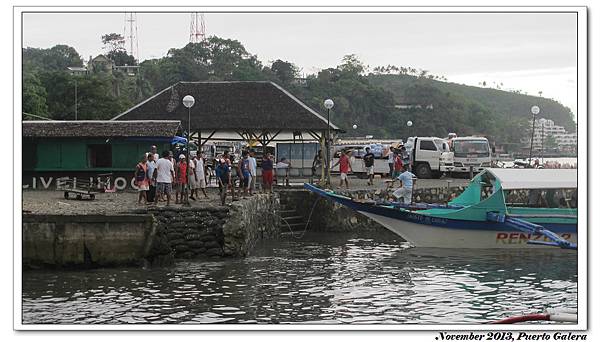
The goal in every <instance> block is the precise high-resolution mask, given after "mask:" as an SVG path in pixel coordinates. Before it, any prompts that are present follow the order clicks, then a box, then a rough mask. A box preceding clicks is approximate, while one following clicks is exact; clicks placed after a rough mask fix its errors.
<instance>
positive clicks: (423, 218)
mask: <svg viewBox="0 0 600 342" xmlns="http://www.w3.org/2000/svg"><path fill="white" fill-rule="evenodd" d="M306 188H307V189H309V190H311V191H313V192H315V193H317V194H319V195H320V196H323V197H326V198H328V199H330V200H333V201H335V202H337V203H339V204H341V205H343V206H346V207H348V208H351V209H353V210H355V211H357V212H359V213H361V214H363V215H365V216H367V217H369V218H371V219H372V220H374V221H375V222H377V223H379V224H381V225H382V226H384V227H385V228H387V229H388V230H390V231H392V232H394V233H395V234H397V235H399V236H400V237H402V238H403V239H404V240H406V241H408V242H410V243H411V244H413V245H414V246H415V247H432V248H547V247H545V246H539V245H531V244H528V241H530V240H532V241H547V242H548V241H549V240H548V238H547V237H546V236H545V235H543V234H538V233H525V232H522V231H518V230H515V228H512V227H510V226H509V225H507V224H506V223H503V222H490V221H469V220H458V219H448V218H437V217H432V216H428V215H423V214H420V213H419V212H418V211H410V210H403V209H399V208H393V207H388V206H380V205H373V204H366V203H359V202H355V201H353V200H352V199H350V198H347V197H343V196H337V195H333V194H331V193H329V192H326V191H324V190H322V189H319V188H316V187H312V186H310V187H306ZM544 227H545V228H546V229H548V230H551V231H552V232H554V233H556V234H557V235H559V236H561V237H562V238H563V239H565V240H567V241H569V242H572V243H576V242H577V225H576V224H552V223H550V224H544Z"/></svg>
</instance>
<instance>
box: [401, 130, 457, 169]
mask: <svg viewBox="0 0 600 342" xmlns="http://www.w3.org/2000/svg"><path fill="white" fill-rule="evenodd" d="M404 146H405V147H406V150H407V151H408V153H409V154H410V157H411V161H412V172H413V173H414V174H415V175H416V176H417V177H418V178H440V177H441V176H442V174H444V173H448V172H452V171H453V170H454V153H452V152H450V146H449V145H448V143H447V142H446V141H445V140H444V139H442V138H438V137H410V138H408V139H407V140H406V144H405V145H404ZM415 147H416V148H415Z"/></svg>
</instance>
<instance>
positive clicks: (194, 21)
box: [190, 12, 206, 43]
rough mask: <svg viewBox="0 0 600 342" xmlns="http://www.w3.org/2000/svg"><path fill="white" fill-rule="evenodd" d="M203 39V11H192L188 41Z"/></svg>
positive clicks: (196, 41)
mask: <svg viewBox="0 0 600 342" xmlns="http://www.w3.org/2000/svg"><path fill="white" fill-rule="evenodd" d="M205 39H206V31H205V26H204V13H198V12H194V13H192V18H191V21H190V43H200V42H201V41H203V40H205Z"/></svg>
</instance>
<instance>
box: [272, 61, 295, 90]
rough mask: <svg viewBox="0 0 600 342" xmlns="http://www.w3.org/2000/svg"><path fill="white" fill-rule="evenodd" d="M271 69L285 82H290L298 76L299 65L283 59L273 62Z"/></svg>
mask: <svg viewBox="0 0 600 342" xmlns="http://www.w3.org/2000/svg"><path fill="white" fill-rule="evenodd" d="M271 71H273V73H274V74H275V76H276V77H277V78H278V79H279V80H280V81H281V83H283V84H290V83H291V82H292V81H293V80H294V78H296V77H297V76H298V67H297V66H295V65H294V64H293V63H290V62H288V61H282V60H281V59H278V60H276V61H275V62H273V63H272V64H271Z"/></svg>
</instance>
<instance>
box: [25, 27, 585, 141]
mask: <svg viewBox="0 0 600 342" xmlns="http://www.w3.org/2000/svg"><path fill="white" fill-rule="evenodd" d="M122 39H123V38H122V37H121V36H120V35H118V34H114V33H113V34H107V35H104V36H102V43H103V44H104V45H105V50H106V51H108V53H107V57H108V58H110V59H111V60H112V61H114V63H115V64H116V65H120V66H123V65H131V64H132V63H135V60H134V59H133V57H132V56H129V55H127V53H126V52H125V50H124V48H123V46H122ZM83 65H84V63H83V59H82V58H81V56H80V55H79V53H78V52H77V50H76V49H75V48H73V47H70V46H66V45H57V46H55V47H52V48H50V49H37V48H25V49H23V89H22V94H23V112H26V113H29V114H33V115H35V116H28V115H24V117H23V119H25V120H27V119H32V118H36V117H39V116H41V117H47V118H50V119H57V120H72V119H74V113H75V101H74V99H75V89H77V112H78V119H79V120H107V119H110V118H112V117H114V116H116V115H118V114H120V113H122V112H123V111H125V110H126V109H128V108H130V107H132V106H133V105H135V104H137V103H139V102H141V101H143V100H144V99H147V98H148V97H150V96H152V95H154V94H155V93H157V92H158V91H160V90H162V89H164V88H166V87H168V86H170V85H172V84H175V83H177V82H178V81H258V80H260V81H264V80H268V81H273V82H275V83H278V84H280V85H281V86H283V87H284V88H286V89H288V90H289V91H290V92H291V93H293V94H294V95H296V96H297V97H298V98H300V99H301V100H302V101H304V102H305V103H306V104H308V105H309V106H310V107H312V108H314V109H315V110H317V111H319V112H320V113H326V110H325V108H323V100H325V99H327V98H331V99H333V101H334V102H335V106H334V108H333V109H332V112H331V120H332V122H333V123H335V124H336V125H338V126H340V127H341V128H342V129H344V130H345V131H346V133H345V135H346V136H365V135H372V136H374V137H377V138H406V137H407V136H409V135H426V136H446V135H447V133H448V132H456V133H457V134H459V135H461V136H465V135H471V134H481V135H485V136H487V137H489V138H490V139H491V140H492V141H494V142H496V143H498V144H508V146H509V147H511V146H512V147H514V149H516V148H518V147H519V146H520V141H521V140H522V139H523V138H525V137H526V136H527V135H528V133H527V131H528V127H530V126H529V125H528V123H527V121H528V120H529V119H530V108H531V106H532V105H534V104H535V105H538V106H540V108H541V110H542V115H541V117H544V118H549V119H552V120H554V121H555V122H556V124H559V125H563V126H565V127H566V128H567V130H570V131H573V129H574V126H575V125H574V122H573V118H572V114H571V112H570V110H569V109H568V108H566V107H564V106H562V105H560V104H559V103H558V102H556V101H553V100H550V99H545V98H541V97H533V96H527V95H522V94H517V93H512V92H505V91H500V90H495V89H489V88H477V87H469V86H464V85H458V84H453V83H447V82H441V81H440V80H445V78H444V77H443V76H441V77H440V76H433V75H428V74H427V72H426V71H425V70H420V69H415V68H412V67H395V66H387V67H376V68H373V69H372V71H369V68H367V67H366V66H365V65H364V64H363V63H362V62H361V61H360V60H358V59H357V58H356V56H354V55H347V56H344V57H343V58H342V61H341V63H340V64H339V65H337V66H332V67H329V68H326V69H323V70H321V71H319V72H317V73H315V74H310V75H306V76H305V77H302V78H301V77H300V72H299V69H298V67H296V66H295V65H294V63H293V62H290V61H282V60H275V61H271V62H268V64H263V62H261V61H260V60H259V58H258V56H256V55H253V54H252V53H250V52H249V51H247V50H246V49H245V47H244V46H243V45H242V43H241V42H239V41H236V40H231V39H223V38H219V37H209V38H207V39H206V40H204V41H202V42H200V43H196V44H191V43H190V44H187V45H186V46H184V47H181V48H172V49H170V50H169V51H168V53H167V55H166V56H164V57H161V58H158V59H150V60H145V61H143V62H141V63H139V72H138V73H136V74H135V75H133V76H132V75H130V74H125V73H123V72H119V71H116V70H114V71H113V72H112V73H107V72H103V71H102V70H103V69H102V68H99V69H97V68H96V67H95V65H89V64H88V65H87V67H88V71H87V73H86V74H85V75H80V76H74V75H70V74H69V73H68V71H67V67H81V66H83ZM400 104H412V105H420V106H414V107H411V108H399V107H398V105H400ZM429 105H431V106H429ZM409 120H410V121H412V122H413V125H412V126H411V127H407V125H406V122H407V121H409ZM354 125H356V127H357V128H356V129H353V126H354ZM511 149H512V148H511Z"/></svg>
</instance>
